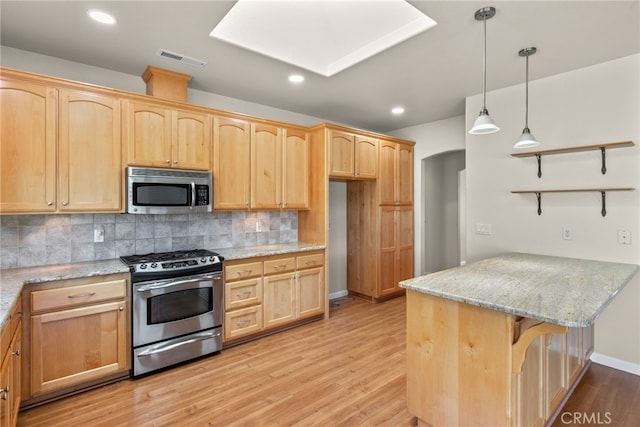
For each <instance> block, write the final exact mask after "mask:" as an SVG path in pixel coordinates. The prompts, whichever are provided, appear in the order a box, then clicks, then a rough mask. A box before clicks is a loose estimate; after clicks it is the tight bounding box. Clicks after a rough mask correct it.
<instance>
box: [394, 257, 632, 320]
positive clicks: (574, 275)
mask: <svg viewBox="0 0 640 427" xmlns="http://www.w3.org/2000/svg"><path fill="white" fill-rule="evenodd" d="M638 270H640V267H639V266H638V265H635V264H622V263H614V262H604V261H591V260H585V259H576V258H564V257H556V256H546V255H533V254H524V253H513V254H508V255H503V256H498V257H495V258H488V259H485V260H481V261H478V262H474V263H470V264H467V265H465V266H460V267H454V268H451V269H448V270H444V271H439V272H437V273H433V274H428V275H425V276H421V277H416V278H414V279H410V280H405V281H402V282H400V286H401V287H403V288H405V289H408V290H412V291H416V292H421V293H425V294H429V295H434V296H437V297H442V298H447V299H450V300H454V301H458V302H463V303H467V304H472V305H476V306H480V307H485V308H488V309H492V310H496V311H502V312H506V313H510V314H513V315H516V316H524V317H528V318H532V319H537V320H542V321H545V322H549V323H553V324H557V325H563V326H569V327H584V326H589V325H591V324H592V323H593V322H594V321H595V319H596V317H597V316H598V315H599V314H600V313H601V312H602V310H604V308H605V307H606V306H607V304H608V303H609V302H611V300H613V298H614V297H615V296H616V295H617V294H618V292H620V290H621V289H622V288H623V287H624V286H625V285H626V284H627V283H628V282H629V281H630V280H631V279H632V278H633V276H634V275H635V274H636V273H637V272H638Z"/></svg>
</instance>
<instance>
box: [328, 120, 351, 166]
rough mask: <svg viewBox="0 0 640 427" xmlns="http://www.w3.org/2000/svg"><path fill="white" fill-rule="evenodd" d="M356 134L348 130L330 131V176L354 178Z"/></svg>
mask: <svg viewBox="0 0 640 427" xmlns="http://www.w3.org/2000/svg"><path fill="white" fill-rule="evenodd" d="M353 143H354V135H352V134H350V133H346V132H340V131H335V130H331V131H329V177H333V178H353V173H354V164H355V159H354V151H353Z"/></svg>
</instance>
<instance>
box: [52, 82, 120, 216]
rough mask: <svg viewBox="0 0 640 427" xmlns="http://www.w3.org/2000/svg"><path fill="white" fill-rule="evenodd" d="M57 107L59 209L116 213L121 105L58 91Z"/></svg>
mask: <svg viewBox="0 0 640 427" xmlns="http://www.w3.org/2000/svg"><path fill="white" fill-rule="evenodd" d="M59 105H60V112H59V124H60V132H59V165H60V168H59V170H60V175H59V195H60V197H59V202H58V203H59V209H61V210H63V211H120V210H121V209H122V187H123V184H122V180H123V169H122V162H121V157H122V155H121V143H120V141H121V139H120V138H121V135H120V101H119V100H117V99H114V98H111V97H108V96H104V95H99V94H92V93H88V92H80V91H61V92H60V104H59Z"/></svg>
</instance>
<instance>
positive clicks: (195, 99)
mask: <svg viewBox="0 0 640 427" xmlns="http://www.w3.org/2000/svg"><path fill="white" fill-rule="evenodd" d="M0 58H1V61H0V64H1V65H2V66H3V67H8V68H15V69H18V70H23V71H30V72H33V73H39V74H45V75H48V76H54V77H59V78H63V79H68V80H75V81H79V82H83V83H90V84H94V85H99V86H105V87H109V88H114V89H120V90H125V91H129V92H134V93H141V94H144V93H146V84H145V83H144V80H142V77H141V76H142V73H143V72H144V70H140V75H138V76H134V75H131V74H125V73H120V72H117V71H112V70H107V69H105V68H98V67H93V66H91V65H86V64H81V63H79V62H72V61H66V60H64V59H59V58H55V57H52V56H46V55H40V54H37V53H32V52H27V51H24V50H19V49H14V48H10V47H7V46H0ZM183 72H184V73H187V74H188V70H184V71H183ZM187 96H188V98H189V103H190V104H194V105H201V106H205V107H209V108H215V109H218V110H224V111H231V112H234V113H241V114H248V115H251V116H255V117H262V118H268V119H271V120H279V121H282V122H286V123H292V124H297V125H301V126H313V125H316V124H318V123H322V122H324V121H326V120H325V119H321V118H318V117H312V116H307V115H304V114H298V113H295V112H292V111H287V110H281V109H279V108H273V107H269V106H266V105H261V104H255V103H252V102H247V101H242V100H239V99H234V98H229V97H226V96H222V95H217V94H214V93H209V92H203V91H199V90H195V89H189V90H188V94H187Z"/></svg>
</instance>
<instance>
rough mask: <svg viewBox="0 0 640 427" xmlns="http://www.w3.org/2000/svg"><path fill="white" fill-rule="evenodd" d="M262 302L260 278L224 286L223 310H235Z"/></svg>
mask: <svg viewBox="0 0 640 427" xmlns="http://www.w3.org/2000/svg"><path fill="white" fill-rule="evenodd" d="M261 302H262V278H255V279H248V280H239V281H237V282H231V283H226V284H225V292H224V308H225V310H227V311H229V310H235V309H237V308H241V307H248V306H250V305H256V304H260V303H261Z"/></svg>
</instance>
